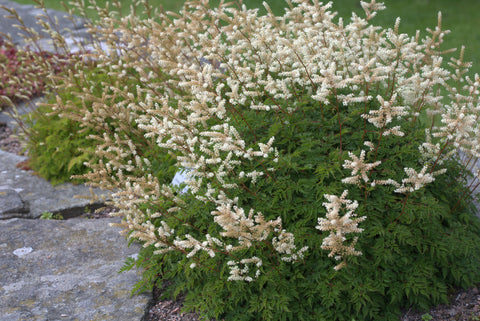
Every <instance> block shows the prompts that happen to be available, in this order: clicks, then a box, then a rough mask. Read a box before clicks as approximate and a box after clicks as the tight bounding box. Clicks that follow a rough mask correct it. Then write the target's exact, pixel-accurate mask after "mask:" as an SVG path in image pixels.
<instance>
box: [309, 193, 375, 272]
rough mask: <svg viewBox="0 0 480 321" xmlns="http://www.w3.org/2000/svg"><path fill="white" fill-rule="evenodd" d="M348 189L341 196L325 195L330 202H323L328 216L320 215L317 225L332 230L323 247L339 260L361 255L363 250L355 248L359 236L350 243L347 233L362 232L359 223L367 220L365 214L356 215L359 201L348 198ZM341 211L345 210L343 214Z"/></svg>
mask: <svg viewBox="0 0 480 321" xmlns="http://www.w3.org/2000/svg"><path fill="white" fill-rule="evenodd" d="M347 194H348V191H347V190H345V191H343V193H342V195H340V197H338V196H336V195H324V196H325V198H326V199H327V200H328V201H329V202H325V203H323V206H325V208H326V209H327V215H326V218H323V217H319V218H318V224H317V226H316V227H315V228H316V229H318V230H320V231H330V235H328V236H327V237H326V238H324V239H323V243H322V249H324V250H328V251H330V254H328V256H329V257H334V258H335V260H337V261H339V260H341V259H344V258H345V257H346V256H350V255H361V254H362V252H360V251H357V250H355V244H356V243H357V240H358V237H355V238H354V239H353V240H352V241H351V243H350V244H345V241H347V238H346V236H345V235H346V234H348V233H361V232H362V231H363V229H362V228H359V227H358V223H360V222H362V221H363V220H365V218H366V217H365V216H361V217H356V216H357V215H356V214H355V212H354V211H355V210H356V209H357V207H358V202H357V201H351V200H349V199H346V197H347ZM341 212H345V213H344V214H343V215H341ZM345 264H346V263H345V261H343V262H342V263H340V264H338V265H337V266H335V270H339V269H341V268H342V267H343V266H345Z"/></svg>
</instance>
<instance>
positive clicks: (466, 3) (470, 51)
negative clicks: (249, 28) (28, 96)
mask: <svg viewBox="0 0 480 321" xmlns="http://www.w3.org/2000/svg"><path fill="white" fill-rule="evenodd" d="M14 1H17V2H19V3H25V4H33V3H35V2H34V1H33V0H14ZM86 2H88V1H86ZM106 2H107V0H97V3H98V4H100V5H102V4H105V3H106ZM120 2H121V3H122V5H123V10H122V11H123V13H128V11H129V10H130V9H129V7H130V3H132V0H120ZM149 2H150V3H151V4H152V5H153V6H154V7H160V6H162V7H163V8H164V10H168V11H178V10H179V9H180V8H181V6H182V3H183V1H182V0H149ZM218 2H219V0H211V3H212V4H214V5H215V4H218ZM262 2H263V0H244V3H245V4H246V5H247V7H258V8H262V11H261V12H265V10H263V6H262ZM267 2H268V3H269V4H270V6H271V8H272V10H273V11H274V12H275V13H276V14H281V13H282V12H283V8H284V7H285V4H286V3H285V2H283V1H282V0H267ZM324 2H327V1H324ZM333 2H334V4H333V10H334V11H337V12H338V13H339V15H340V16H342V17H347V18H348V17H350V14H351V12H352V11H355V12H356V13H357V14H359V15H361V14H362V9H361V7H360V0H334V1H333ZM384 3H385V5H386V6H387V9H386V10H384V11H382V12H380V13H379V14H378V15H377V17H375V19H374V20H373V23H375V24H379V25H381V26H383V27H390V26H393V24H394V23H395V19H396V17H401V19H402V20H401V21H402V22H401V24H400V31H401V32H406V33H408V34H409V35H414V34H415V31H416V30H417V29H418V30H420V31H421V32H422V35H425V34H426V31H425V28H426V27H430V28H434V27H435V26H436V22H437V13H438V12H439V11H441V12H442V16H443V19H442V20H443V29H449V30H451V31H452V33H451V34H449V35H447V36H446V38H445V47H444V48H445V49H448V48H458V49H460V47H461V46H462V45H465V47H466V50H465V59H466V60H467V61H472V62H473V64H474V65H473V68H472V74H473V73H479V74H480V1H479V0H456V1H453V0H384ZM45 4H46V6H47V7H50V8H55V9H60V6H59V1H58V0H45ZM90 12H91V14H92V16H94V12H93V11H90ZM454 56H455V57H458V54H454Z"/></svg>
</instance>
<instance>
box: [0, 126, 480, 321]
mask: <svg viewBox="0 0 480 321" xmlns="http://www.w3.org/2000/svg"><path fill="white" fill-rule="evenodd" d="M0 149H2V150H4V151H7V152H10V153H14V154H17V155H26V153H25V151H24V148H23V147H22V145H21V143H20V142H19V140H18V139H17V138H16V137H15V135H13V132H12V130H11V129H10V128H8V127H7V126H6V124H4V123H1V122H0ZM112 210H114V209H113V208H105V209H103V210H101V211H99V212H92V213H86V214H84V215H83V216H85V217H87V218H102V217H108V214H109V213H110V212H111V211H112ZM479 268H480V267H479ZM163 290H164V288H156V289H154V291H153V302H152V304H151V306H150V308H149V309H148V311H147V312H146V314H145V316H144V319H143V320H144V321H200V320H201V319H200V318H199V316H198V315H197V314H195V313H182V311H181V310H182V307H183V304H182V303H183V299H184V297H183V296H179V297H178V298H177V300H161V297H162V293H163ZM449 298H450V300H449V304H442V305H438V306H436V307H433V308H432V309H430V311H428V314H429V315H430V316H431V318H429V317H428V315H427V312H419V311H413V310H405V311H404V312H403V314H402V317H401V319H400V320H399V321H423V320H432V321H480V284H477V285H476V286H473V287H471V288H469V289H457V290H455V291H452V293H451V295H450V296H449ZM422 317H423V319H422Z"/></svg>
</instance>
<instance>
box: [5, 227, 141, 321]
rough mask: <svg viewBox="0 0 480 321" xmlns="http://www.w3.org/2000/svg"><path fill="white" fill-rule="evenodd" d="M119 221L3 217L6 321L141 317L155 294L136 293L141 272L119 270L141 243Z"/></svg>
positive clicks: (128, 319)
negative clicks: (133, 292)
mask: <svg viewBox="0 0 480 321" xmlns="http://www.w3.org/2000/svg"><path fill="white" fill-rule="evenodd" d="M113 221H115V219H113V218H112V219H99V220H91V219H85V218H75V219H70V220H65V221H54V220H26V219H10V220H4V221H0V271H2V272H1V273H0V316H1V317H0V319H1V320H2V321H18V320H79V321H82V320H85V321H87V320H88V321H91V320H115V321H122V320H125V321H131V320H140V319H141V318H142V316H143V314H144V309H145V307H146V306H147V303H148V301H149V300H150V299H151V295H150V294H141V295H138V296H133V297H131V296H130V291H131V289H132V287H133V285H134V284H135V283H136V282H137V281H138V280H139V275H138V273H137V271H128V272H123V273H117V272H118V271H119V269H120V268H121V267H122V265H123V262H124V259H125V258H127V257H128V256H131V255H135V253H137V251H138V246H135V244H134V245H132V246H130V248H128V247H127V245H126V244H127V243H126V241H125V239H124V237H123V236H121V235H120V234H119V233H118V229H116V228H112V227H110V226H108V224H109V223H110V222H113Z"/></svg>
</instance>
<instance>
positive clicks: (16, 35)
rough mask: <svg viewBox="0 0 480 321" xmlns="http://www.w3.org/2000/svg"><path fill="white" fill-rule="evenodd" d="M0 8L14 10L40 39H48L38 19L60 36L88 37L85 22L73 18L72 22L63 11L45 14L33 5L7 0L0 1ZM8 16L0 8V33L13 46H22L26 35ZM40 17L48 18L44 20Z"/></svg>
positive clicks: (50, 11) (16, 22) (52, 11)
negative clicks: (5, 36)
mask: <svg viewBox="0 0 480 321" xmlns="http://www.w3.org/2000/svg"><path fill="white" fill-rule="evenodd" d="M59 4H60V2H59ZM0 6H4V7H6V8H8V9H14V10H15V11H16V12H17V13H18V15H19V16H20V17H21V19H22V20H23V23H24V24H25V26H26V27H27V28H31V29H33V30H35V31H36V32H38V33H39V35H40V38H43V39H45V38H49V36H48V34H46V33H45V32H43V31H42V28H41V27H39V26H38V24H37V22H38V19H42V20H43V21H45V22H47V23H48V24H50V25H53V26H54V28H55V30H58V32H59V33H60V34H62V35H74V36H76V37H80V38H82V37H88V33H87V30H86V29H85V20H84V19H80V18H78V17H75V19H73V21H72V20H71V19H70V18H69V17H68V16H67V13H66V12H64V11H59V10H53V9H47V11H46V12H45V11H43V10H42V9H39V8H36V6H34V5H21V4H18V3H16V2H13V1H8V0H0ZM59 8H61V7H59ZM10 15H11V14H10V13H9V12H8V11H7V10H5V9H2V8H0V32H2V33H5V34H7V35H9V36H10V37H11V39H12V42H13V43H14V44H17V45H20V46H23V45H24V37H25V35H27V34H28V33H26V32H25V31H21V30H19V29H18V28H17V27H16V25H18V24H19V23H18V21H17V20H16V19H14V18H9V17H8V16H10ZM42 16H48V17H47V18H45V17H42Z"/></svg>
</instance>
